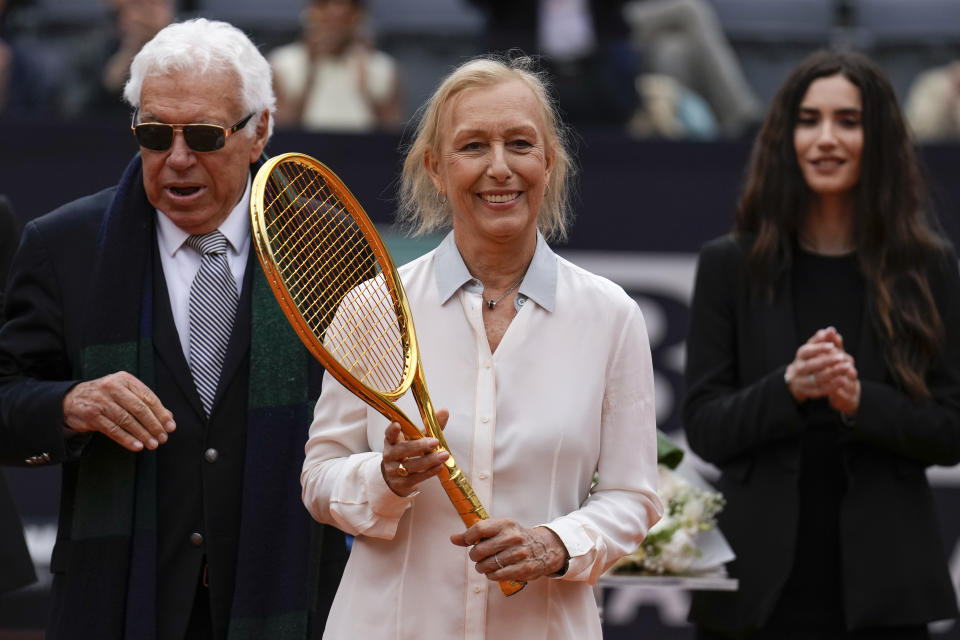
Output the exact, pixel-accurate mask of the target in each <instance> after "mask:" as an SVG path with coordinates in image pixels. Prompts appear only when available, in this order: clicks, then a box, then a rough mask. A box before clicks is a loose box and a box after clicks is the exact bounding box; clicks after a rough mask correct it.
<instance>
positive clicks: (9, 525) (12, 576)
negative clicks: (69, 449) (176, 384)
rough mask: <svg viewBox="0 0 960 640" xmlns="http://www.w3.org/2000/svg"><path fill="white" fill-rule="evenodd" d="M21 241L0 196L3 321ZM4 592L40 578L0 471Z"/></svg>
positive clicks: (0, 579)
mask: <svg viewBox="0 0 960 640" xmlns="http://www.w3.org/2000/svg"><path fill="white" fill-rule="evenodd" d="M19 242H20V221H19V220H17V216H16V214H15V213H14V211H13V207H11V206H10V201H9V200H7V199H6V198H5V197H3V196H0V322H2V319H3V287H4V283H5V282H6V279H7V271H8V270H9V269H10V263H11V262H12V261H13V254H14V253H15V252H16V250H17V244H18V243H19ZM0 567H3V571H0V594H2V593H3V592H4V591H10V590H12V589H17V588H19V587H22V586H24V585H28V584H30V583H31V582H33V581H35V580H36V579H37V576H36V574H35V573H34V571H33V562H32V561H31V559H30V553H29V552H28V551H27V545H26V543H25V542H24V539H23V527H22V526H21V524H20V516H19V515H18V514H17V507H16V505H15V504H14V502H13V497H12V496H11V495H10V491H9V490H8V489H7V483H6V481H5V480H4V479H3V474H2V473H0Z"/></svg>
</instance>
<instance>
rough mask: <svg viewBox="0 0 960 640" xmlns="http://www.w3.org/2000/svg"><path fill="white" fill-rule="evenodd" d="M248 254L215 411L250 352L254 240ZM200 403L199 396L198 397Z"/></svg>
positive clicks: (255, 261)
mask: <svg viewBox="0 0 960 640" xmlns="http://www.w3.org/2000/svg"><path fill="white" fill-rule="evenodd" d="M249 244H250V249H249V250H248V252H247V268H246V269H245V270H244V272H243V287H242V288H241V290H240V301H239V303H238V304H237V315H236V317H235V318H234V319H233V331H231V333H230V343H229V344H228V345H227V355H226V359H225V360H224V361H223V369H222V370H221V371H220V382H219V383H217V395H216V396H215V397H214V399H213V406H214V409H216V407H217V406H218V405H219V404H220V402H221V401H222V400H223V394H224V390H225V389H227V387H229V385H230V381H231V380H233V378H234V376H236V375H237V371H238V370H239V369H240V367H241V365H243V364H244V363H245V362H246V359H247V354H248V353H249V351H250V334H251V328H250V315H251V314H250V305H251V300H252V298H253V293H252V292H253V275H254V272H255V271H256V270H257V269H259V264H258V263H257V260H256V259H255V258H254V256H253V254H254V251H253V239H252V238H251V241H250V243H249ZM197 399H198V401H199V395H197Z"/></svg>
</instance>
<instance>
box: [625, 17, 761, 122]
mask: <svg viewBox="0 0 960 640" xmlns="http://www.w3.org/2000/svg"><path fill="white" fill-rule="evenodd" d="M625 16H626V19H627V22H628V23H629V24H630V26H631V27H632V29H633V39H634V44H635V46H637V48H638V49H639V50H640V51H641V52H642V53H643V59H644V62H645V69H644V70H645V72H646V73H649V74H657V75H661V76H666V77H669V78H672V79H673V80H675V81H676V82H678V83H679V84H680V86H681V87H685V88H686V89H687V90H689V91H692V92H693V93H694V94H695V95H697V96H700V97H702V98H703V99H705V100H706V101H707V103H708V104H709V106H710V107H709V108H710V111H711V113H712V115H713V116H714V117H715V118H716V120H717V122H718V124H719V128H720V133H722V134H723V135H724V136H727V137H737V136H740V135H742V134H744V133H745V132H747V131H749V130H751V129H752V128H753V127H755V126H756V125H758V124H759V122H760V120H761V119H762V117H763V113H762V107H761V104H760V101H759V99H758V98H757V96H756V95H755V93H754V91H753V88H752V87H751V86H750V83H749V82H748V81H747V78H746V76H745V75H744V73H743V68H742V67H741V65H740V60H739V59H738V58H737V55H736V53H735V52H734V51H733V48H732V47H731V46H730V43H729V42H728V41H727V37H726V34H724V32H723V27H722V26H721V25H720V22H719V20H718V19H717V15H716V13H715V12H714V11H713V9H712V8H711V7H710V5H709V3H707V2H705V1H704V0H633V1H631V2H628V3H627V4H626V6H625ZM644 101H645V102H646V101H647V97H646V95H644Z"/></svg>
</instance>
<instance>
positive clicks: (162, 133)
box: [130, 112, 256, 153]
mask: <svg viewBox="0 0 960 640" xmlns="http://www.w3.org/2000/svg"><path fill="white" fill-rule="evenodd" d="M255 113H256V112H254V113H251V114H250V115H248V116H247V117H246V118H244V119H243V120H241V121H240V122H238V123H237V124H235V125H233V126H232V127H230V128H229V129H225V128H223V127H221V126H220V125H217V124H164V123H162V122H143V123H141V124H133V123H134V122H136V121H137V112H134V114H133V120H132V121H131V123H130V128H131V129H133V135H134V136H136V138H137V143H138V144H139V145H140V146H141V147H143V148H144V149H150V150H151V151H166V150H167V149H169V148H170V145H172V144H173V134H174V133H175V132H177V131H182V132H183V140H184V142H186V143H187V146H188V147H190V148H191V149H193V150H194V151H197V152H200V153H206V152H208V151H216V150H217V149H222V148H223V145H225V144H226V143H227V138H229V137H230V135H231V134H233V133H235V132H237V131H239V130H240V129H243V128H244V127H245V126H247V123H248V122H249V121H250V118H252V117H253V116H254V115H255Z"/></svg>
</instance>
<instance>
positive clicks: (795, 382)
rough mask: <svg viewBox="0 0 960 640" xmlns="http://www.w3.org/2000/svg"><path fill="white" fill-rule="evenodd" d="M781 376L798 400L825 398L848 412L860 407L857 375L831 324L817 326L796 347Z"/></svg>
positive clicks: (851, 357)
mask: <svg viewBox="0 0 960 640" xmlns="http://www.w3.org/2000/svg"><path fill="white" fill-rule="evenodd" d="M784 379H785V380H786V382H787V386H788V388H789V389H790V393H791V394H793V397H794V398H795V399H796V401H797V402H804V401H806V400H808V399H810V398H827V399H828V400H829V402H830V406H831V407H833V408H834V409H836V410H837V411H839V412H841V413H843V414H845V415H848V416H852V415H854V414H856V412H857V410H858V409H859V408H860V377H859V374H858V373H857V368H856V365H855V364H854V361H853V356H851V355H850V354H849V353H847V352H846V351H845V350H844V348H843V337H842V336H841V335H840V334H839V333H837V330H836V329H834V328H833V327H827V328H826V329H820V330H819V331H817V332H816V333H815V334H813V336H811V337H810V339H809V340H807V341H806V342H805V343H804V344H803V345H801V346H800V348H799V349H797V354H796V356H795V357H794V359H793V362H791V363H790V364H789V365H788V366H787V371H786V374H785V376H784Z"/></svg>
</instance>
